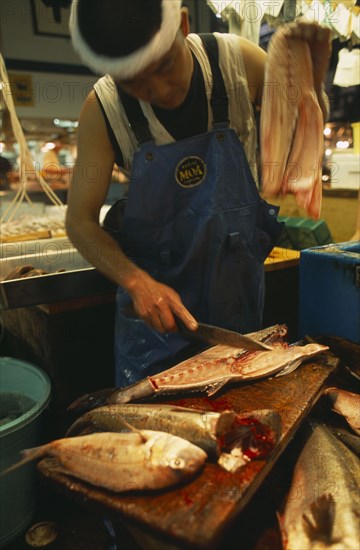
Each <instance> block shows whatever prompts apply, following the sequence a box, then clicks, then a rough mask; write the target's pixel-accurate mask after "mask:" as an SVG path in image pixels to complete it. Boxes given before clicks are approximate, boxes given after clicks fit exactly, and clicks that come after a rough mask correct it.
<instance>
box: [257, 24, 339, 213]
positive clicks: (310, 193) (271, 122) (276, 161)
mask: <svg viewBox="0 0 360 550" xmlns="http://www.w3.org/2000/svg"><path fill="white" fill-rule="evenodd" d="M313 34H314V35H315V37H316V39H317V41H318V44H319V46H320V45H323V49H324V51H326V52H330V45H329V44H330V37H331V32H330V29H328V28H326V27H322V26H320V25H317V24H316V23H315V22H310V21H304V20H303V21H300V22H296V23H295V24H294V23H292V24H289V25H283V27H281V28H279V29H278V30H277V31H276V33H274V35H273V36H272V38H271V41H270V44H269V48H268V58H267V64H266V69H265V78H264V92H263V97H262V105H261V118H260V125H261V134H260V135H261V156H262V193H263V196H264V197H265V198H270V197H274V196H278V195H282V194H286V193H292V194H294V195H295V199H296V202H297V204H298V205H299V206H300V207H302V208H305V209H306V211H307V213H308V215H310V216H312V217H313V218H316V219H318V218H319V215H320V209H321V198H322V180H321V169H322V157H323V128H324V121H323V114H322V111H321V108H320V105H319V101H318V98H317V94H316V93H315V89H314V77H313V70H314V68H313V61H312V52H311V50H310V47H309V44H308V43H307V42H306V40H305V39H304V36H306V35H307V36H311V35H313ZM322 60H323V63H324V67H323V71H325V70H326V65H325V63H327V56H326V55H325V54H324V55H323V56H322ZM277 128H281V132H280V131H277V130H276V129H277ZM274 129H275V130H274Z"/></svg>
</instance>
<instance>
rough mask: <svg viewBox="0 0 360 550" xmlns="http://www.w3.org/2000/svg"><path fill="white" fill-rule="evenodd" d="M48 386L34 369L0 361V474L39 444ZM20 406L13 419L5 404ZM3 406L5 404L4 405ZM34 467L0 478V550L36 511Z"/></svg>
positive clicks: (4, 359)
mask: <svg viewBox="0 0 360 550" xmlns="http://www.w3.org/2000/svg"><path fill="white" fill-rule="evenodd" d="M50 393H51V383H50V379H49V377H48V376H47V374H46V373H45V372H44V371H43V370H41V369H40V368H38V367H35V366H34V365H32V364H30V363H27V362H25V361H21V360H18V359H13V358H10V357H1V358H0V399H1V400H2V404H1V405H0V406H2V414H1V419H2V421H1V425H0V471H2V470H4V469H5V468H7V467H8V466H10V465H12V464H14V463H15V462H17V461H18V460H19V459H20V458H21V457H20V451H22V450H23V449H29V448H31V447H36V446H37V445H39V444H41V443H42V441H41V420H42V418H41V414H42V412H43V411H44V409H45V408H46V406H47V405H48V403H49V401H50ZM15 402H16V403H18V404H19V407H20V406H21V411H22V412H21V413H20V416H17V417H16V418H15V416H16V414H17V412H19V410H20V409H19V407H18V409H17V411H15V413H14V408H12V411H11V412H9V411H7V410H6V409H11V406H8V403H15ZM5 403H6V404H5ZM35 466H36V465H35V464H33V463H32V464H26V465H25V466H22V467H21V468H19V469H17V470H15V471H14V472H11V473H9V474H6V475H4V476H1V477H0V548H4V547H5V546H6V545H7V544H9V543H10V542H11V541H12V540H13V539H15V538H16V537H17V536H18V535H19V534H20V533H21V532H22V531H23V530H25V529H26V527H27V526H28V525H29V524H30V522H31V520H32V518H33V515H34V512H35V509H36V481H37V478H36V470H35Z"/></svg>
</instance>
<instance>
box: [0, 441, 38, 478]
mask: <svg viewBox="0 0 360 550" xmlns="http://www.w3.org/2000/svg"><path fill="white" fill-rule="evenodd" d="M47 447H48V445H41V446H40V447H33V448H32V449H25V450H23V451H21V455H22V457H23V458H22V459H21V460H19V461H18V462H15V464H12V465H11V466H9V467H8V468H6V469H5V470H3V471H2V472H0V476H3V475H5V474H9V473H10V472H13V471H14V470H17V469H18V468H20V467H21V466H24V465H25V464H27V463H28V462H31V461H32V460H36V459H37V458H42V457H43V456H44V455H45V453H46V449H47Z"/></svg>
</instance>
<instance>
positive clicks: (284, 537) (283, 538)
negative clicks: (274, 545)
mask: <svg viewBox="0 0 360 550" xmlns="http://www.w3.org/2000/svg"><path fill="white" fill-rule="evenodd" d="M276 517H277V520H278V524H279V529H280V535H281V541H282V546H283V548H287V545H288V536H287V532H286V529H285V520H284V512H278V511H277V510H276Z"/></svg>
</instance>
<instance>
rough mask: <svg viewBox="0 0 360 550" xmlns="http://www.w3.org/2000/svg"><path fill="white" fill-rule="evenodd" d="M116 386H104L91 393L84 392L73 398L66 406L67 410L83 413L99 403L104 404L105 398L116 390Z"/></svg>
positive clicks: (99, 404) (98, 405)
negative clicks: (104, 387)
mask: <svg viewBox="0 0 360 550" xmlns="http://www.w3.org/2000/svg"><path fill="white" fill-rule="evenodd" d="M116 389H117V388H106V389H103V390H100V391H96V392H93V393H86V394H85V395H82V396H80V397H78V398H77V399H75V401H73V402H72V403H70V405H69V406H68V411H69V412H71V413H76V414H83V413H85V412H87V411H91V410H92V409H95V408H97V407H101V405H106V403H107V399H108V398H109V397H110V396H111V395H112V394H113V393H114V392H116Z"/></svg>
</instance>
